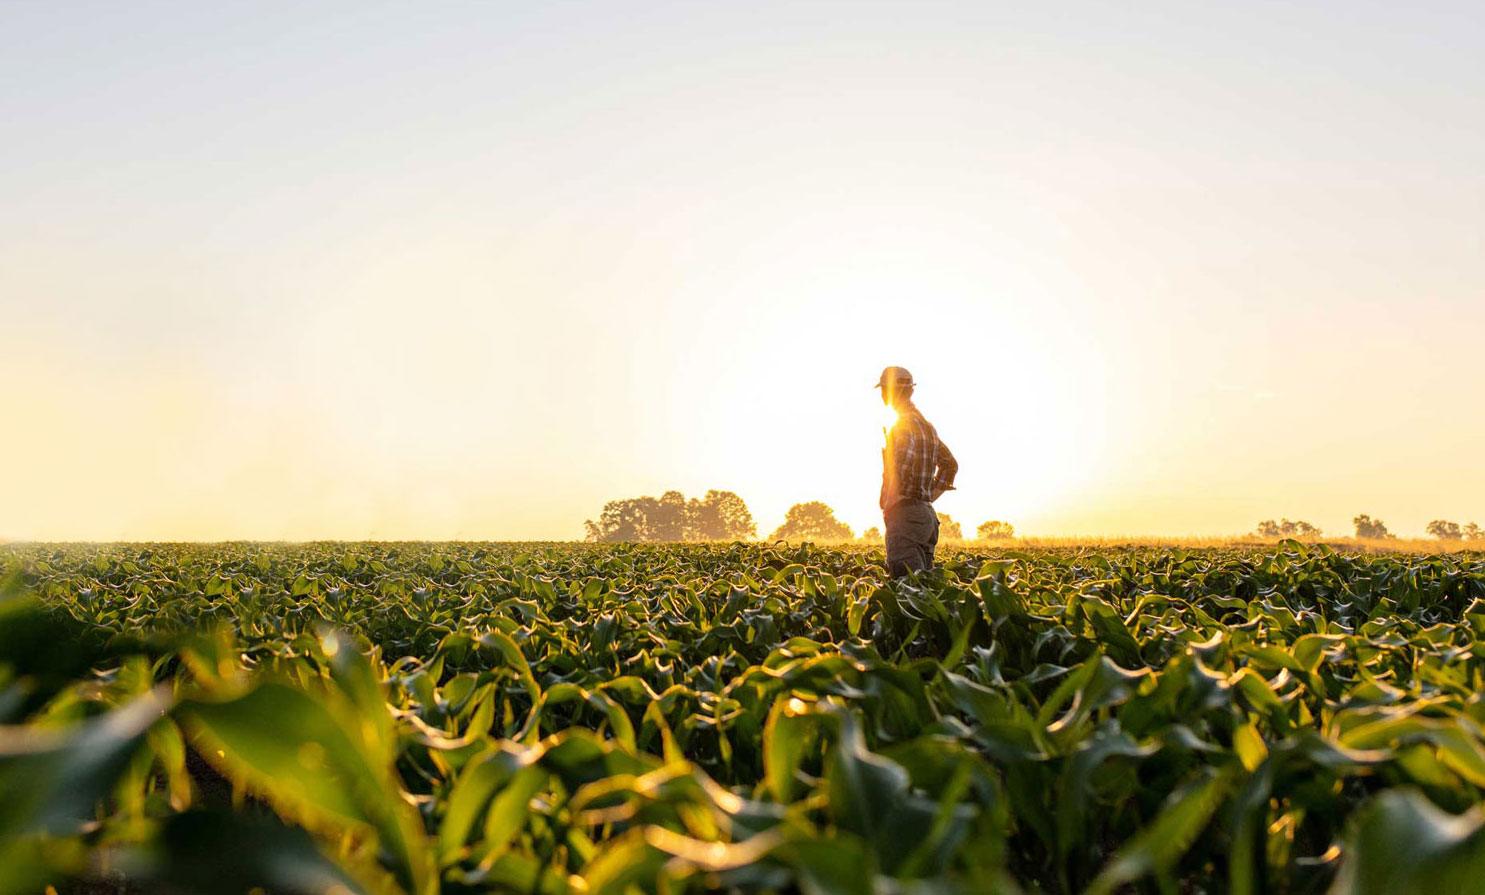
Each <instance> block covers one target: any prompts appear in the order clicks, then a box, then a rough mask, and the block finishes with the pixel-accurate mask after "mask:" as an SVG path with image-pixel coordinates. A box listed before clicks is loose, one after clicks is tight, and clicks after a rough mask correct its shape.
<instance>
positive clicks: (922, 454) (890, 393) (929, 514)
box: [877, 367, 959, 578]
mask: <svg viewBox="0 0 1485 895" xmlns="http://www.w3.org/2000/svg"><path fill="white" fill-rule="evenodd" d="M877 388H879V389H881V390H882V403H883V404H886V405H888V406H889V407H891V408H892V409H894V410H896V411H897V422H896V423H894V424H893V426H892V428H891V430H889V431H888V432H887V446H886V447H885V448H883V449H882V499H881V504H882V519H883V521H884V522H885V523H886V526H885V527H886V531H887V571H888V572H889V573H891V575H892V577H894V578H896V577H899V576H902V575H906V574H907V573H908V572H909V571H918V572H922V571H926V570H928V569H931V568H933V550H934V548H935V547H937V546H938V514H937V513H935V512H934V510H933V502H934V501H935V500H938V498H939V496H940V495H942V494H943V493H944V492H945V491H949V490H952V489H953V487H954V475H955V473H957V472H958V471H959V464H958V463H957V462H956V461H955V460H954V455H953V454H951V453H949V449H948V448H947V447H946V446H945V445H944V443H943V442H942V441H939V438H938V433H937V432H935V431H934V430H933V426H931V425H929V423H928V420H926V419H924V418H923V414H921V413H919V412H918V408H917V407H916V406H914V405H913V374H911V373H909V372H908V371H907V370H905V369H903V368H902V367H888V368H887V369H885V370H883V371H882V376H881V378H880V379H879V380H877Z"/></svg>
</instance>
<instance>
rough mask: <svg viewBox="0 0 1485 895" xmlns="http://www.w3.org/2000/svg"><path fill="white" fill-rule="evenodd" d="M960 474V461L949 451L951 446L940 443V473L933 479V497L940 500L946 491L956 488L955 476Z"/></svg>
mask: <svg viewBox="0 0 1485 895" xmlns="http://www.w3.org/2000/svg"><path fill="white" fill-rule="evenodd" d="M958 474H959V461H958V460H955V459H954V455H953V454H951V453H949V446H948V445H946V444H944V443H943V442H942V441H940V442H939V443H938V474H937V475H936V476H935V477H934V479H933V499H934V500H938V499H939V498H940V497H942V496H943V493H944V492H945V491H953V490H954V476H956V475H958Z"/></svg>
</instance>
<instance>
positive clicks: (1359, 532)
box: [1351, 513, 1397, 541]
mask: <svg viewBox="0 0 1485 895" xmlns="http://www.w3.org/2000/svg"><path fill="white" fill-rule="evenodd" d="M1351 522H1352V523H1354V524H1355V525H1356V536H1357V537H1358V538H1366V539H1368V540H1373V541H1385V540H1387V539H1388V538H1395V537H1397V535H1394V534H1393V533H1392V532H1390V531H1388V530H1387V523H1385V522H1383V521H1382V520H1381V519H1373V518H1372V517H1370V516H1368V515H1367V514H1365V513H1362V514H1361V515H1360V516H1357V517H1356V518H1355V519H1352V520H1351Z"/></svg>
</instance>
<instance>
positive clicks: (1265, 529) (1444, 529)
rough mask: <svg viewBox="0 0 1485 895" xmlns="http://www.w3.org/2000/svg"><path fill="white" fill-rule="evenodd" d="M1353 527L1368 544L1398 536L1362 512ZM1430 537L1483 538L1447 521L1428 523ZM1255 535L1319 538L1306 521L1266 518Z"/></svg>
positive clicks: (1472, 527)
mask: <svg viewBox="0 0 1485 895" xmlns="http://www.w3.org/2000/svg"><path fill="white" fill-rule="evenodd" d="M1351 524H1352V525H1353V526H1355V528H1356V537H1358V538H1361V539H1363V540H1368V541H1390V540H1396V539H1397V535H1395V534H1393V533H1392V532H1390V531H1388V530H1387V523H1385V522H1383V521H1382V520H1381V519H1373V518H1372V517H1371V516H1370V515H1368V514H1366V513H1361V514H1359V515H1358V516H1356V517H1355V518H1354V519H1352V520H1351ZM1424 530H1425V531H1427V532H1428V534H1429V535H1430V536H1431V537H1435V538H1438V539H1439V540H1441V541H1477V540H1481V539H1482V538H1485V529H1481V528H1480V526H1478V525H1476V524H1475V523H1473V522H1467V523H1465V524H1464V525H1460V524H1459V523H1458V522H1451V521H1449V520H1448V519H1435V520H1433V521H1432V522H1430V523H1428V525H1427V527H1426V528H1425V529H1424ZM1253 533H1254V534H1256V535H1258V536H1259V537H1260V538H1318V537H1320V534H1321V532H1320V529H1319V528H1317V527H1316V526H1314V525H1311V524H1310V523H1308V522H1304V521H1290V520H1288V519H1281V520H1279V521H1277V522H1275V521H1274V520H1272V519H1265V520H1264V521H1262V522H1260V523H1258V527H1257V528H1256V529H1255V530H1254V532H1253Z"/></svg>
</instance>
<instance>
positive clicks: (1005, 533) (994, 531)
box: [975, 519, 1016, 541]
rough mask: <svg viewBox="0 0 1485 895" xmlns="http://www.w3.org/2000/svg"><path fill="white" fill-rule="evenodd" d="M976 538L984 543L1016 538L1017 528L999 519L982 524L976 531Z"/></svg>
mask: <svg viewBox="0 0 1485 895" xmlns="http://www.w3.org/2000/svg"><path fill="white" fill-rule="evenodd" d="M975 536H976V537H978V538H979V539H980V540H982V541H993V540H996V539H997V538H1014V537H1015V536H1016V526H1014V525H1012V524H1011V523H1009V522H1002V521H1000V520H999V519H991V520H990V521H989V522H981V523H980V527H979V528H977V529H975Z"/></svg>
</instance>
